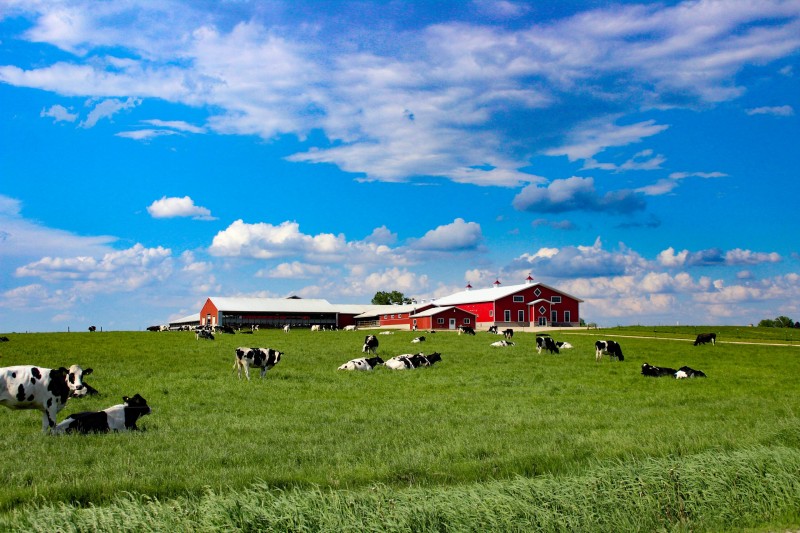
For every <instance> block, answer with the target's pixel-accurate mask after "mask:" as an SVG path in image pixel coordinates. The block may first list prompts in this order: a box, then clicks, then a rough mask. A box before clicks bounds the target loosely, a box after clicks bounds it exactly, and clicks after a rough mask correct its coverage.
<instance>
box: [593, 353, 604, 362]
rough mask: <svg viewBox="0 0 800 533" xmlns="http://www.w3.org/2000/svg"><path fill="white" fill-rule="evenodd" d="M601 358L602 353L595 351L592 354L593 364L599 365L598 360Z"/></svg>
mask: <svg viewBox="0 0 800 533" xmlns="http://www.w3.org/2000/svg"><path fill="white" fill-rule="evenodd" d="M602 358H603V352H602V351H601V350H597V351H595V352H594V362H595V363H599V362H600V359H602Z"/></svg>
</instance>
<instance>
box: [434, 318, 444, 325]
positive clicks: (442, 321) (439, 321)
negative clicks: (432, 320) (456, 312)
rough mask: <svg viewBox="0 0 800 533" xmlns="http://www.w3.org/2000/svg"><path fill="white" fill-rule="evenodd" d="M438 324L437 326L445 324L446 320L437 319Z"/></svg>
mask: <svg viewBox="0 0 800 533" xmlns="http://www.w3.org/2000/svg"><path fill="white" fill-rule="evenodd" d="M436 323H437V324H444V318H437V319H436Z"/></svg>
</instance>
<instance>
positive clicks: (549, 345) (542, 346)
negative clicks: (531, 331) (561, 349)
mask: <svg viewBox="0 0 800 533" xmlns="http://www.w3.org/2000/svg"><path fill="white" fill-rule="evenodd" d="M542 350H547V351H548V352H550V353H558V345H557V344H556V341H554V340H553V337H551V336H550V335H537V336H536V351H537V352H538V353H540V354H541V353H542Z"/></svg>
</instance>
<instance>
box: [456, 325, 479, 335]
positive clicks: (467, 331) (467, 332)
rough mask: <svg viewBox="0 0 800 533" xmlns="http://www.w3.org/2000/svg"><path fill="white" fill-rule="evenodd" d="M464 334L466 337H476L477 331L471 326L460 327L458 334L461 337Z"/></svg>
mask: <svg viewBox="0 0 800 533" xmlns="http://www.w3.org/2000/svg"><path fill="white" fill-rule="evenodd" d="M462 333H463V334H465V335H475V329H474V328H471V327H469V326H460V327H459V328H458V334H459V335H461V334H462Z"/></svg>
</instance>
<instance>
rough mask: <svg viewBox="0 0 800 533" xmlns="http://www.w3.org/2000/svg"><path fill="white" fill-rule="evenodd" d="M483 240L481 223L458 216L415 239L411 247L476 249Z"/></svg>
mask: <svg viewBox="0 0 800 533" xmlns="http://www.w3.org/2000/svg"><path fill="white" fill-rule="evenodd" d="M482 241H483V234H482V233H481V226H480V224H478V223H476V222H466V221H465V220H464V219H463V218H457V219H455V220H453V222H452V223H451V224H444V225H442V226H439V227H437V228H435V229H432V230H430V231H428V232H427V233H426V234H425V235H424V236H423V237H421V238H420V239H417V240H416V241H414V242H413V243H412V244H411V247H412V248H414V249H417V250H429V251H462V250H475V249H477V248H478V246H479V245H480V244H481V243H482Z"/></svg>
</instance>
